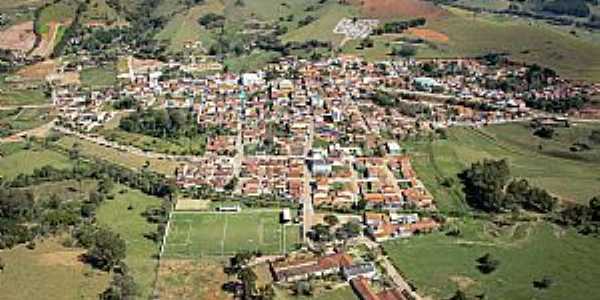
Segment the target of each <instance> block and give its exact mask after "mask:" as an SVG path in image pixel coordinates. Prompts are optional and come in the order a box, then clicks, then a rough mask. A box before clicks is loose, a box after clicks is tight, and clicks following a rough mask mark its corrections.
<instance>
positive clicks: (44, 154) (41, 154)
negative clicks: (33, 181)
mask: <svg viewBox="0 0 600 300" xmlns="http://www.w3.org/2000/svg"><path fill="white" fill-rule="evenodd" d="M45 165H52V166H54V167H56V168H59V169H63V168H69V167H70V166H71V162H70V161H69V158H68V157H66V156H65V155H62V154H60V153H58V152H55V151H51V150H41V149H30V150H22V151H17V152H15V153H12V154H9V155H7V156H5V157H1V158H0V176H3V177H4V178H5V179H12V178H14V177H16V176H17V175H18V174H21V173H25V174H31V173H32V172H33V171H34V170H35V169H37V168H41V167H43V166H45Z"/></svg>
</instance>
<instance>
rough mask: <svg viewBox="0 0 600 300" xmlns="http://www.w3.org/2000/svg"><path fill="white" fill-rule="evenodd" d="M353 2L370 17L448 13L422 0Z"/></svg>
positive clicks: (432, 16) (437, 15)
mask: <svg viewBox="0 0 600 300" xmlns="http://www.w3.org/2000/svg"><path fill="white" fill-rule="evenodd" d="M355 2H356V3H357V4H358V5H359V6H360V8H361V12H362V14H363V15H365V16H367V17H370V18H382V19H389V18H397V17H406V18H417V17H424V18H427V19H438V18H440V17H443V16H446V15H448V12H447V11H446V10H444V9H442V8H440V7H438V6H436V5H434V4H433V3H430V2H425V1H422V0H362V1H355ZM361 4H362V5H361Z"/></svg>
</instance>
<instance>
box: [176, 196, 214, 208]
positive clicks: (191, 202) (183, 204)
mask: <svg viewBox="0 0 600 300" xmlns="http://www.w3.org/2000/svg"><path fill="white" fill-rule="evenodd" d="M209 208H210V200H196V199H185V198H182V199H178V200H177V204H176V205H175V210H183V211H190V210H208V209H209Z"/></svg>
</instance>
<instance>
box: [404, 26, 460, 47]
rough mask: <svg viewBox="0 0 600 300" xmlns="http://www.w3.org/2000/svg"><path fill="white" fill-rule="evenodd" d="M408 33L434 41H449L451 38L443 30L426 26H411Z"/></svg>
mask: <svg viewBox="0 0 600 300" xmlns="http://www.w3.org/2000/svg"><path fill="white" fill-rule="evenodd" d="M406 33H408V34H410V35H414V36H416V37H418V38H422V39H424V40H426V41H432V42H442V43H447V42H448V41H449V40H450V39H449V38H448V36H447V35H445V34H443V33H441V32H438V31H435V30H431V29H425V28H414V27H413V28H409V29H408V30H407V31H406Z"/></svg>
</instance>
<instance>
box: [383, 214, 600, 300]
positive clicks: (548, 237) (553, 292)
mask: <svg viewBox="0 0 600 300" xmlns="http://www.w3.org/2000/svg"><path fill="white" fill-rule="evenodd" d="M459 228H460V229H461V231H462V237H449V236H446V235H445V234H444V233H441V232H440V233H434V234H429V235H423V236H416V237H413V238H411V239H407V240H397V241H390V242H386V243H385V244H384V247H385V249H386V251H387V252H388V254H389V256H390V257H391V259H392V261H393V262H394V264H395V265H396V267H397V268H398V269H399V270H400V271H401V272H402V273H403V274H404V275H406V278H407V279H408V280H409V281H411V282H412V283H413V284H414V285H415V286H416V287H417V292H418V293H419V294H421V295H427V296H432V297H433V298H435V299H447V298H449V297H450V296H452V295H453V294H454V292H455V291H456V290H457V289H458V288H460V289H462V290H464V291H466V292H467V293H468V294H469V295H470V296H475V295H481V294H485V295H486V299H590V297H592V298H593V297H595V295H598V294H599V293H600V285H598V284H596V282H597V278H598V276H600V268H598V266H599V265H600V257H599V256H598V255H597V253H598V251H599V250H600V244H599V243H598V240H597V239H596V238H591V237H585V236H581V235H578V234H576V233H574V232H571V231H563V230H562V229H557V228H553V226H552V225H550V224H546V223H521V224H518V225H513V227H510V228H496V227H495V226H494V225H492V223H488V222H485V221H475V220H465V221H463V222H461V223H460V225H459ZM486 253H490V254H491V255H492V256H493V257H495V258H496V259H498V260H499V261H500V264H499V266H498V268H497V269H496V271H494V272H493V273H491V274H487V275H484V274H482V273H480V272H479V270H478V269H477V268H476V266H477V262H476V259H477V258H479V257H481V256H483V255H484V254H486ZM544 276H549V277H550V278H551V279H552V280H553V282H554V284H553V285H552V286H551V287H550V288H548V289H545V290H539V289H536V288H534V287H533V281H534V280H540V279H542V278H543V277H544Z"/></svg>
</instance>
